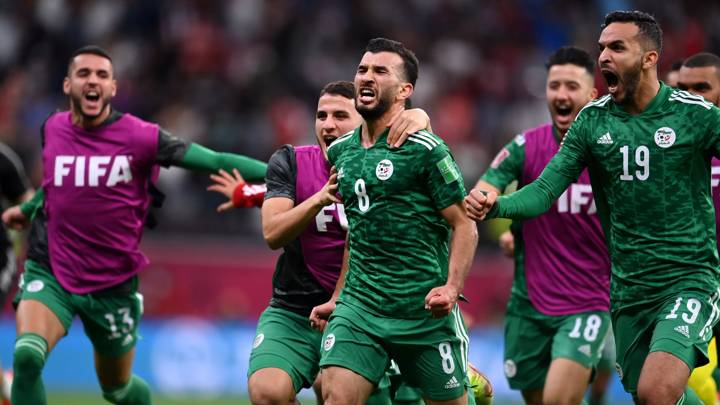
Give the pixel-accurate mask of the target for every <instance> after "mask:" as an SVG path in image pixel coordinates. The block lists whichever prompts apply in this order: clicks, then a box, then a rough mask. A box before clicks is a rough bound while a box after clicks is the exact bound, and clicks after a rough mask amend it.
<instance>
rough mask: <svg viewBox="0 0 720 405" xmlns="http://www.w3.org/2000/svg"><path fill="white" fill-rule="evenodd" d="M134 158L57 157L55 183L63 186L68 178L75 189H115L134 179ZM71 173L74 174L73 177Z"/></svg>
mask: <svg viewBox="0 0 720 405" xmlns="http://www.w3.org/2000/svg"><path fill="white" fill-rule="evenodd" d="M131 160H132V156H129V155H117V156H71V155H58V156H55V171H54V182H53V184H54V185H55V186H58V187H59V186H62V185H63V184H64V183H65V180H66V177H70V179H69V180H71V181H72V183H73V184H74V185H75V187H85V186H87V187H98V186H100V185H104V186H106V187H115V186H116V185H118V184H119V183H129V182H130V181H131V180H132V179H133V176H132V171H131V170H130V161H131ZM71 172H74V173H73V174H72V175H71V174H70V173H71Z"/></svg>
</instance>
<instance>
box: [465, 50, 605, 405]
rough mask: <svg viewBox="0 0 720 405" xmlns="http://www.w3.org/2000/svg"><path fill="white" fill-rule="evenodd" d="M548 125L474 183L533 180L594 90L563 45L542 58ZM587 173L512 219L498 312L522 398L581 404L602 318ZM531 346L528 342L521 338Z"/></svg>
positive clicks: (589, 66)
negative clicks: (509, 279)
mask: <svg viewBox="0 0 720 405" xmlns="http://www.w3.org/2000/svg"><path fill="white" fill-rule="evenodd" d="M546 66H547V69H548V76H547V82H546V87H545V94H546V98H547V103H548V109H549V110H550V116H551V118H552V122H551V123H548V124H544V125H541V126H539V127H537V128H534V129H531V130H528V131H526V132H525V133H523V134H521V135H518V136H517V137H516V138H515V139H514V140H513V141H511V142H510V143H508V144H507V145H506V146H505V147H504V148H503V149H502V150H501V151H500V153H498V155H497V156H496V157H495V160H493V162H492V164H491V166H490V168H489V169H488V171H487V172H485V174H484V175H483V176H482V178H481V179H480V180H479V181H478V183H477V185H476V186H475V187H476V188H479V189H481V190H486V191H494V192H495V193H498V194H500V193H501V191H502V190H505V188H506V187H507V186H508V185H509V184H510V183H511V182H513V181H515V180H518V182H519V184H518V187H519V188H520V187H522V186H524V185H525V184H528V183H530V182H532V181H533V180H535V178H537V177H538V176H539V175H540V173H541V172H542V170H543V169H544V168H545V166H546V165H547V163H548V162H549V161H550V159H552V157H553V156H554V155H555V153H556V152H557V150H558V148H559V147H560V142H561V141H562V139H563V137H564V136H565V134H566V133H567V130H568V128H570V125H571V124H572V122H573V120H574V119H575V117H576V116H577V114H578V112H579V111H580V109H581V108H582V107H583V106H584V105H585V104H587V103H588V102H589V101H591V100H592V99H594V98H595V97H596V96H597V89H595V87H594V76H593V72H594V68H595V63H594V62H593V60H592V58H591V57H590V55H588V53H587V52H585V51H583V50H582V49H579V48H575V47H563V48H560V49H558V50H557V51H556V52H555V53H553V54H552V55H551V56H550V58H549V59H548V62H547V65H546ZM596 212H597V210H596V207H595V202H594V200H593V195H592V188H591V187H590V179H589V178H588V174H587V170H585V171H583V172H582V174H581V175H580V177H579V179H578V181H577V182H575V183H573V184H571V185H570V187H569V188H567V189H566V190H565V192H564V193H563V195H562V196H561V197H560V199H559V200H558V201H557V204H555V205H554V206H553V208H552V209H551V210H550V211H548V212H547V213H545V214H543V215H540V216H539V217H537V218H534V219H531V220H527V221H521V222H520V221H516V222H513V224H512V227H511V229H512V233H513V236H514V238H513V239H514V249H513V250H514V256H515V279H514V283H513V287H512V291H511V295H510V301H509V302H508V308H507V314H506V315H505V356H504V357H505V375H506V377H507V379H508V383H509V384H510V387H511V388H513V389H519V390H521V391H522V395H523V398H524V399H525V402H526V403H527V404H529V405H542V404H580V402H581V401H582V400H583V395H584V393H585V390H586V389H587V386H588V383H589V382H590V378H591V374H592V371H593V369H594V368H595V367H596V366H597V364H598V361H599V360H600V355H601V350H602V347H603V341H604V338H605V335H606V332H607V330H608V328H609V325H610V314H609V310H610V298H609V289H610V259H609V257H608V252H607V247H606V246H605V237H604V236H603V232H602V227H601V225H600V220H599V218H598V217H597V214H596ZM530 341H531V342H532V344H530V345H529V344H528V342H530Z"/></svg>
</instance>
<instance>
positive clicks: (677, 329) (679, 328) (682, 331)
mask: <svg viewBox="0 0 720 405" xmlns="http://www.w3.org/2000/svg"><path fill="white" fill-rule="evenodd" d="M675 332H677V333H679V334H681V335H683V336H685V337H686V338H688V339H689V338H690V328H688V326H687V325H678V326H676V327H675Z"/></svg>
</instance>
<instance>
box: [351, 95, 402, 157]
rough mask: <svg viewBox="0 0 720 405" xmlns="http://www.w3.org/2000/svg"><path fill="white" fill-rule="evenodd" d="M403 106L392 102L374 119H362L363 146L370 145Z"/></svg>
mask: <svg viewBox="0 0 720 405" xmlns="http://www.w3.org/2000/svg"><path fill="white" fill-rule="evenodd" d="M404 109H405V107H404V106H403V105H402V104H393V105H392V107H390V108H389V109H388V110H387V111H385V113H384V114H383V115H381V116H379V117H378V118H376V119H374V120H364V121H363V125H362V143H363V146H365V147H368V146H372V145H374V144H375V142H377V140H378V138H379V137H380V135H381V134H382V133H383V131H385V130H386V129H387V127H388V126H389V125H390V122H391V121H392V119H393V117H395V116H396V115H397V114H400V113H401V112H402V111H403V110H404Z"/></svg>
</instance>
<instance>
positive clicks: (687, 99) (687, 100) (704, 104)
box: [668, 89, 713, 112]
mask: <svg viewBox="0 0 720 405" xmlns="http://www.w3.org/2000/svg"><path fill="white" fill-rule="evenodd" d="M668 101H669V102H670V104H671V105H672V106H673V107H679V106H683V107H685V108H688V109H690V110H695V111H701V112H702V111H711V110H712V109H713V104H712V103H710V102H709V101H707V100H705V98H703V97H702V96H697V95H694V94H691V93H689V92H687V91H684V90H677V89H673V91H672V92H671V93H670V97H669V98H668Z"/></svg>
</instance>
